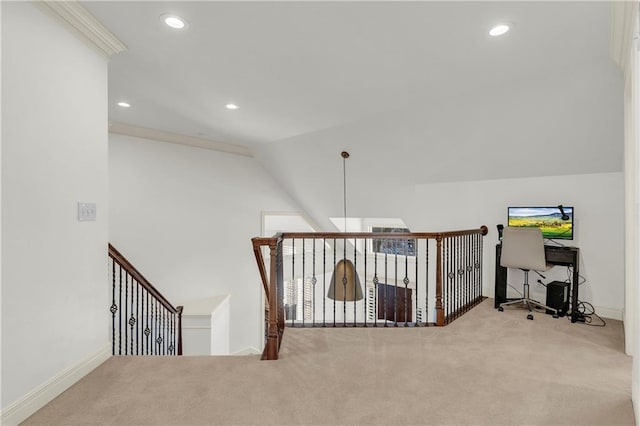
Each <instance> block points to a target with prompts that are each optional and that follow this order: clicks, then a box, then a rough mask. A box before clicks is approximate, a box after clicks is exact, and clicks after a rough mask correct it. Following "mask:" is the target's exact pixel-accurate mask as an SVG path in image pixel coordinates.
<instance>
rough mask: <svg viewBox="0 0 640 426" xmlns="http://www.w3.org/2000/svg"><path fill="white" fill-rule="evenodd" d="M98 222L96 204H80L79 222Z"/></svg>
mask: <svg viewBox="0 0 640 426" xmlns="http://www.w3.org/2000/svg"><path fill="white" fill-rule="evenodd" d="M94 220H96V203H80V202H78V222H87V221H94Z"/></svg>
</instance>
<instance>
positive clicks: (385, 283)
mask: <svg viewBox="0 0 640 426" xmlns="http://www.w3.org/2000/svg"><path fill="white" fill-rule="evenodd" d="M387 261H388V253H387V250H385V251H384V326H385V327H388V325H387V317H388V315H387V293H388V292H389V276H388V269H387Z"/></svg>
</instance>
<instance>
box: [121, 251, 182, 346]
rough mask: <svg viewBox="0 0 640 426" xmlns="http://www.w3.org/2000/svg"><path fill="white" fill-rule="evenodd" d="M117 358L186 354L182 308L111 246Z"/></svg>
mask: <svg viewBox="0 0 640 426" xmlns="http://www.w3.org/2000/svg"><path fill="white" fill-rule="evenodd" d="M109 273H110V278H111V298H112V301H111V306H110V308H109V310H110V312H111V324H112V328H111V349H112V354H113V355H182V309H183V307H182V306H178V307H174V306H173V305H172V304H171V303H169V301H168V300H167V299H166V298H165V297H164V296H163V295H162V294H161V293H160V292H159V291H158V290H157V289H156V288H155V287H154V286H153V285H151V283H150V282H149V281H148V280H147V279H146V278H145V277H144V276H142V274H141V273H140V272H139V271H138V270H137V269H136V268H135V267H134V266H133V265H132V264H131V263H130V262H129V261H128V260H127V259H126V258H125V257H124V256H123V255H122V254H121V253H120V252H119V251H118V250H116V248H115V247H113V246H112V245H111V244H109Z"/></svg>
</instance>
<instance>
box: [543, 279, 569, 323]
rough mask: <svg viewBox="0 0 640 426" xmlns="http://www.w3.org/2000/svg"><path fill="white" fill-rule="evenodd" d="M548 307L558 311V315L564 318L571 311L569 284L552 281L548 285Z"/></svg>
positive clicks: (550, 313) (548, 311) (547, 311)
mask: <svg viewBox="0 0 640 426" xmlns="http://www.w3.org/2000/svg"><path fill="white" fill-rule="evenodd" d="M545 304H546V305H547V306H548V307H550V308H554V309H557V310H558V315H559V316H561V317H563V316H565V315H567V312H568V311H569V283H567V282H562V281H552V282H550V283H549V284H547V303H545ZM546 313H547V314H549V315H552V314H553V312H552V311H550V310H548V309H547V310H546Z"/></svg>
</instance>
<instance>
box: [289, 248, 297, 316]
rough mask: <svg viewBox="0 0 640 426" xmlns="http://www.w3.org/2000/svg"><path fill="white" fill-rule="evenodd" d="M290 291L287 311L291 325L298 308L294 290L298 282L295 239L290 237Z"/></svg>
mask: <svg viewBox="0 0 640 426" xmlns="http://www.w3.org/2000/svg"><path fill="white" fill-rule="evenodd" d="M290 289H291V292H290V296H289V297H290V299H289V313H290V315H291V327H294V326H295V323H294V320H293V319H294V318H295V317H296V313H297V312H296V311H297V310H298V298H297V297H296V296H297V294H296V290H297V289H298V284H297V283H296V239H295V238H292V239H291V287H290Z"/></svg>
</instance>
